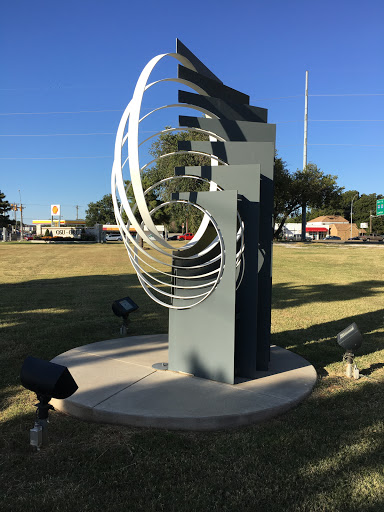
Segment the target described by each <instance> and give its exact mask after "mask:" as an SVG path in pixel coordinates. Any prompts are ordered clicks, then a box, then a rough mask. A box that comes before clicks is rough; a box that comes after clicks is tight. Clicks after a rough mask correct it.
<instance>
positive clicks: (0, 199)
mask: <svg viewBox="0 0 384 512" xmlns="http://www.w3.org/2000/svg"><path fill="white" fill-rule="evenodd" d="M11 209H12V207H11V205H10V204H9V202H8V201H6V199H5V194H4V193H3V192H2V191H1V190H0V227H7V226H8V224H9V223H10V222H11V221H10V220H9V215H6V212H9V211H10V210H11Z"/></svg>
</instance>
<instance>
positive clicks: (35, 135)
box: [0, 119, 384, 137]
mask: <svg viewBox="0 0 384 512" xmlns="http://www.w3.org/2000/svg"><path fill="white" fill-rule="evenodd" d="M308 121H309V122H311V123H376V122H377V123H382V122H384V119H309V120H308ZM302 122H303V120H302V119H295V120H292V121H274V124H285V123H302ZM141 133H156V131H155V130H142V131H141ZM91 135H116V132H90V133H4V134H0V137H69V136H71V137H78V136H79V137H82V136H91Z"/></svg>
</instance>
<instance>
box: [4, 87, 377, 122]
mask: <svg viewBox="0 0 384 512" xmlns="http://www.w3.org/2000/svg"><path fill="white" fill-rule="evenodd" d="M0 90H1V89H0ZM303 96H304V94H295V95H293V96H275V97H272V98H256V99H255V100H253V101H266V100H284V99H290V98H303ZM308 96H309V97H318V98H320V97H324V98H326V97H348V96H384V93H344V94H308ZM143 109H144V110H153V107H144V108H143ZM123 111H124V109H102V110H69V111H52V112H0V116H43V115H51V114H89V113H96V114H97V113H102V112H123Z"/></svg>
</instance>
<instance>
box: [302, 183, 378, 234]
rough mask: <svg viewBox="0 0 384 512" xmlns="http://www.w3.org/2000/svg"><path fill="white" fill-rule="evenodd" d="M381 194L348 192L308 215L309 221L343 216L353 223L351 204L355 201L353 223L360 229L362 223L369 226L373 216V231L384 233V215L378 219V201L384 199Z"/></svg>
mask: <svg viewBox="0 0 384 512" xmlns="http://www.w3.org/2000/svg"><path fill="white" fill-rule="evenodd" d="M383 197H384V196H383V195H380V194H361V195H360V193H359V192H358V191H357V190H346V191H345V192H343V193H342V194H340V195H339V196H338V197H337V198H336V199H334V200H333V201H330V203H329V205H328V206H326V207H325V208H321V209H315V208H314V209H312V210H311V211H310V213H309V214H308V220H311V219H315V218H316V217H319V216H321V215H341V216H342V217H344V218H345V219H347V220H348V222H351V203H352V200H353V212H352V222H353V223H355V224H356V225H357V226H358V227H360V224H361V223H362V222H367V223H368V225H369V221H370V215H371V214H372V215H373V216H372V219H371V221H372V231H373V232H374V233H384V218H383V217H384V215H383V216H379V217H376V216H375V215H376V201H377V199H383Z"/></svg>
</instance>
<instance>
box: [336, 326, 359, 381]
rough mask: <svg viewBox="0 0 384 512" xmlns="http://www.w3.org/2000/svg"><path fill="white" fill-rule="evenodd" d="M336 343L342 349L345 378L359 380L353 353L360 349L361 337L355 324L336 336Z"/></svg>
mask: <svg viewBox="0 0 384 512" xmlns="http://www.w3.org/2000/svg"><path fill="white" fill-rule="evenodd" d="M337 343H338V344H339V345H340V346H341V347H343V348H344V350H345V354H344V356H343V360H344V361H346V363H347V370H346V375H347V377H353V378H355V379H358V378H359V369H358V368H357V366H356V364H355V351H356V350H357V349H358V348H360V347H361V344H362V343H363V337H362V335H361V333H360V331H359V329H358V327H357V325H356V324H355V322H353V324H351V325H349V326H348V327H347V328H346V329H344V330H343V331H341V332H339V334H338V335H337Z"/></svg>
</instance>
